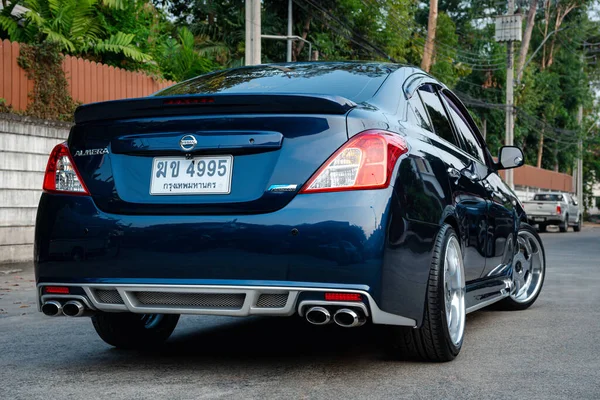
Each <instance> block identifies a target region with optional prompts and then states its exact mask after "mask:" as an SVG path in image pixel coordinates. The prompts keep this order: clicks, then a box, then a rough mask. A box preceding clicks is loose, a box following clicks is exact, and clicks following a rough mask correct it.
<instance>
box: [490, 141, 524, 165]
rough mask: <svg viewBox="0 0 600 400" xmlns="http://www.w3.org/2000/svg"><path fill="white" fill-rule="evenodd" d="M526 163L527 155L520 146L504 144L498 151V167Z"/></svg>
mask: <svg viewBox="0 0 600 400" xmlns="http://www.w3.org/2000/svg"><path fill="white" fill-rule="evenodd" d="M523 164H525V157H523V152H522V151H521V149H520V148H518V147H516V146H504V147H502V148H501V149H500V152H499V153H498V162H497V163H496V167H497V168H498V169H499V170H500V169H511V168H517V167H520V166H521V165H523Z"/></svg>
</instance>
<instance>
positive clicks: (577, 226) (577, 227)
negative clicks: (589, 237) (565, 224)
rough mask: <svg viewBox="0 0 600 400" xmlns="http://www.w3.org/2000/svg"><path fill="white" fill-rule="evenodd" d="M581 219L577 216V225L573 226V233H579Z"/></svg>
mask: <svg viewBox="0 0 600 400" xmlns="http://www.w3.org/2000/svg"><path fill="white" fill-rule="evenodd" d="M581 220H582V217H581V215H580V216H579V218H577V223H576V224H575V225H573V231H574V232H579V231H581V225H582V221H581Z"/></svg>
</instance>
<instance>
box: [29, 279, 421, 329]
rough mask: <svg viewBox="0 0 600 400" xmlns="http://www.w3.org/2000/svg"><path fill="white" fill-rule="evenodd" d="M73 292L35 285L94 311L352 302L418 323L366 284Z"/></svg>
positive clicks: (254, 311) (230, 309)
mask: <svg viewBox="0 0 600 400" xmlns="http://www.w3.org/2000/svg"><path fill="white" fill-rule="evenodd" d="M53 285H54V286H68V287H69V288H70V291H71V293H72V294H65V295H56V294H44V293H43V287H44V286H45V285H44V284H39V285H38V294H39V300H40V301H39V303H40V304H43V303H44V302H46V301H49V300H58V301H59V302H66V301H68V300H73V299H75V300H81V301H83V303H84V304H85V305H86V306H87V307H88V308H89V309H90V310H92V311H104V312H132V313H139V314H198V315H224V316H237V317H243V316H250V315H268V316H290V315H293V314H294V313H296V312H298V313H299V314H300V316H302V315H303V313H304V312H305V311H306V308H307V307H308V306H309V305H310V306H314V305H326V306H328V307H352V308H360V309H362V310H363V312H364V314H365V315H366V317H367V318H369V319H370V320H371V321H372V322H373V323H374V324H385V325H399V326H411V327H414V326H416V321H415V320H413V319H410V318H406V317H402V316H399V315H395V314H390V313H387V312H385V311H383V310H381V309H380V308H379V307H378V305H377V303H376V302H375V301H374V300H373V298H372V297H371V295H370V294H369V293H368V292H367V291H365V290H352V289H344V290H341V289H335V288H333V289H332V288H326V287H322V288H315V287H298V286H239V285H232V286H224V285H102V284H62V283H53ZM326 292H327V293H332V292H343V293H358V294H360V295H361V296H362V301H353V302H348V301H346V302H344V301H325V300H324V293H326Z"/></svg>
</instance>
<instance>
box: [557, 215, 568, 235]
mask: <svg viewBox="0 0 600 400" xmlns="http://www.w3.org/2000/svg"><path fill="white" fill-rule="evenodd" d="M558 229H560V231H561V232H566V231H568V230H569V214H567V215H565V220H564V221H563V223H562V224H560V225H559V226H558Z"/></svg>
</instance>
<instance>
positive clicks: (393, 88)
mask: <svg viewBox="0 0 600 400" xmlns="http://www.w3.org/2000/svg"><path fill="white" fill-rule="evenodd" d="M75 122H76V123H75V125H74V126H73V128H72V130H71V133H70V135H69V139H68V141H67V142H66V143H63V144H59V145H58V146H56V147H55V148H54V150H53V151H52V154H51V155H50V160H49V162H48V167H47V170H46V175H45V178H44V194H43V195H42V198H41V200H40V205H39V210H38V216H37V223H36V234H35V265H36V277H37V287H38V294H39V306H40V309H41V311H42V312H43V313H44V314H46V315H49V316H61V315H66V316H70V317H79V316H91V319H92V322H93V325H94V327H95V328H96V331H97V332H98V334H99V335H100V337H101V338H102V339H103V340H104V341H105V342H107V343H109V344H111V345H113V346H116V347H121V348H131V347H152V346H156V345H158V344H160V343H161V342H163V341H165V340H166V339H167V338H168V337H169V335H170V334H171V333H172V331H173V329H174V328H175V325H176V324H177V321H178V319H179V316H180V315H181V314H202V315H229V316H250V315H263V316H294V315H298V316H300V317H302V318H304V319H306V320H307V321H308V322H309V323H311V324H314V325H326V324H330V323H335V324H337V325H339V326H341V327H346V328H352V327H359V326H361V325H363V324H365V323H372V324H379V325H382V327H381V328H382V329H381V332H382V333H381V334H382V342H385V343H386V344H387V345H388V348H389V351H390V352H391V353H392V354H393V355H395V356H403V357H419V358H423V359H427V360H434V361H448V360H452V359H453V358H455V357H456V355H457V354H458V353H459V351H460V349H461V347H462V344H463V336H464V327H465V315H466V314H467V313H469V312H471V311H475V310H477V309H480V308H482V307H485V306H487V305H490V304H493V303H497V302H498V305H499V306H500V307H503V308H505V309H513V310H522V309H525V308H528V307H529V306H530V305H531V304H533V302H535V300H536V298H537V297H538V295H539V293H540V290H541V288H542V285H543V281H544V275H545V258H544V249H543V246H542V243H541V240H540V238H539V237H538V235H537V233H536V232H535V230H533V229H532V228H531V227H530V226H529V225H527V224H526V221H527V217H526V215H525V213H524V211H523V208H522V206H521V203H520V202H519V200H518V199H517V197H516V196H515V194H514V193H513V192H512V190H511V189H510V188H509V187H508V186H507V185H506V184H505V183H504V182H503V181H502V179H501V178H500V177H499V175H498V171H499V170H501V169H508V168H514V167H518V166H520V165H522V164H523V154H522V152H521V150H519V149H518V148H516V147H503V148H502V149H501V150H500V154H499V155H498V159H497V161H495V160H494V159H493V158H492V157H491V155H490V153H489V151H488V149H487V147H486V145H485V142H484V140H483V139H482V137H481V135H480V133H479V130H478V129H477V127H476V125H475V123H474V122H473V119H472V118H471V116H470V115H469V113H468V112H467V110H466V109H465V107H464V106H463V105H462V103H461V102H460V101H459V99H458V98H457V97H456V96H455V95H454V94H452V92H451V91H449V90H448V89H447V88H446V87H445V86H444V85H443V84H441V83H439V82H438V81H436V80H435V79H434V78H432V77H431V76H429V75H427V74H425V73H424V72H423V71H421V70H418V69H415V68H412V67H405V66H399V65H391V64H380V63H297V64H276V65H260V66H254V67H243V68H237V69H230V70H224V71H218V72H215V73H212V74H208V75H203V76H200V77H197V78H194V79H191V80H189V81H186V82H182V83H180V84H177V85H175V86H172V87H170V88H168V89H165V90H163V91H161V92H159V93H156V94H155V95H153V96H150V97H146V98H141V99H130V100H120V101H111V102H105V103H96V104H89V105H84V106H81V107H79V108H78V109H77V111H76V113H75Z"/></svg>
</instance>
